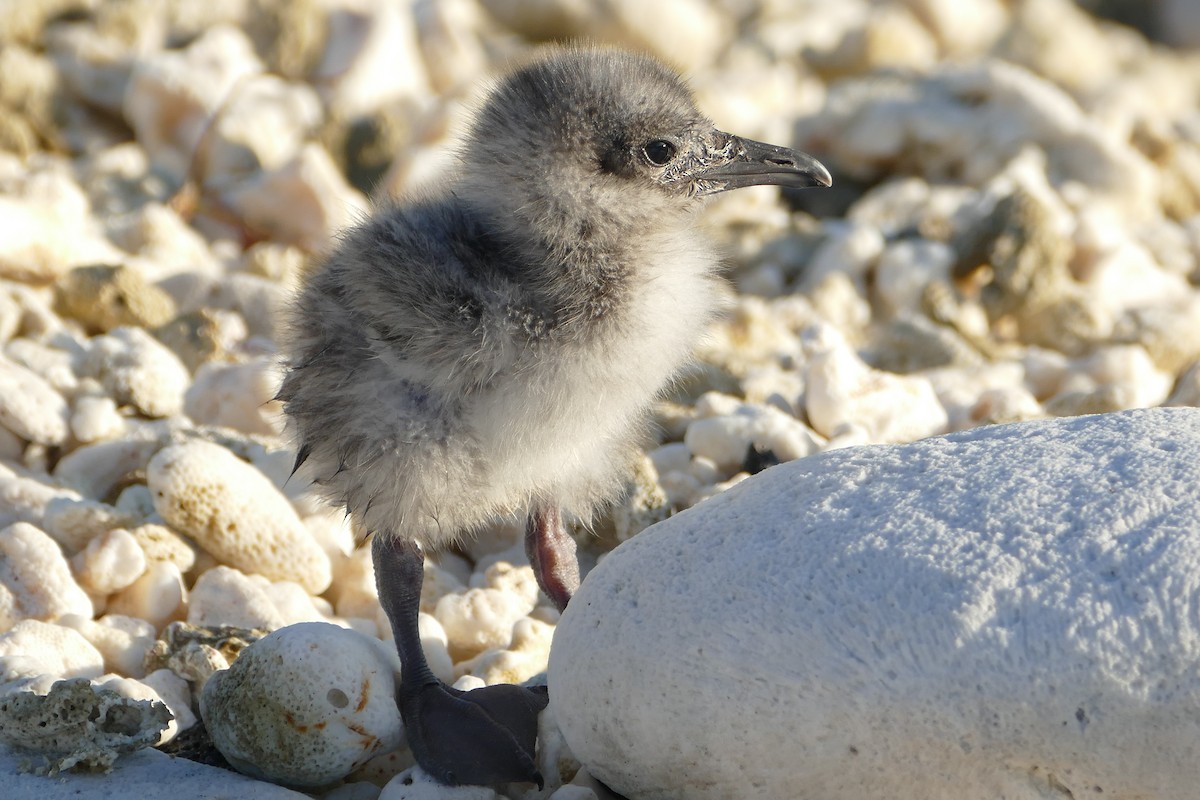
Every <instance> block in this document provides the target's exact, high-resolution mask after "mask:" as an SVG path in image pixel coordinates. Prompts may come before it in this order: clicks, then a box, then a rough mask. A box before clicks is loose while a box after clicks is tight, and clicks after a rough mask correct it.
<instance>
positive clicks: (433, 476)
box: [281, 50, 731, 546]
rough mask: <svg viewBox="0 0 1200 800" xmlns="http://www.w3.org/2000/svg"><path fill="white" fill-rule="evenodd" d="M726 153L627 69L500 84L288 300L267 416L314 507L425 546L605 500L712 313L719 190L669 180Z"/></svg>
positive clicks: (565, 70)
mask: <svg viewBox="0 0 1200 800" xmlns="http://www.w3.org/2000/svg"><path fill="white" fill-rule="evenodd" d="M656 139H665V140H667V141H670V142H672V143H673V144H674V145H675V146H676V147H678V148H679V152H678V155H677V156H676V158H675V159H674V160H673V161H672V163H671V164H669V165H667V166H666V167H659V166H656V165H654V164H653V163H651V162H650V161H649V160H648V158H647V157H646V155H645V154H644V153H643V152H642V147H643V145H644V144H645V143H646V142H648V141H653V140H656ZM730 140H731V137H728V136H727V135H724V134H719V132H715V131H714V130H713V126H712V124H711V122H709V121H708V120H707V119H705V118H704V117H703V116H702V115H701V114H700V113H699V112H698V111H697V110H696V107H695V105H694V103H693V101H692V98H691V94H690V92H689V91H688V89H687V88H686V87H685V85H684V84H683V83H682V82H681V81H680V80H679V78H678V77H677V76H676V75H674V74H673V73H671V72H670V71H669V70H667V69H666V68H664V67H663V66H662V65H660V64H659V63H658V62H656V61H653V60H651V59H648V58H643V57H638V56H634V55H629V54H625V53H619V52H612V51H604V50H582V51H580V50H570V51H562V52H560V53H558V54H557V55H555V56H553V57H551V58H549V59H547V60H544V61H540V62H538V63H535V64H533V65H531V66H528V67H526V68H524V69H521V70H518V71H517V72H516V73H515V74H513V75H512V76H511V77H510V78H508V79H507V80H506V81H504V82H502V83H501V84H500V85H499V86H498V87H497V88H496V89H495V91H494V92H493V93H492V94H491V96H490V98H489V99H488V100H487V102H486V103H485V105H484V106H483V107H482V109H481V110H480V111H479V113H478V116H477V118H476V120H475V123H474V126H473V127H472V129H471V130H470V133H469V135H468V136H467V139H466V142H465V144H464V146H463V150H462V153H463V156H462V165H461V168H460V170H459V171H458V173H457V174H456V175H453V176H447V178H446V180H445V182H444V183H443V184H442V185H441V186H439V187H438V188H437V189H436V190H434V191H432V192H430V193H428V194H427V195H425V196H423V197H420V198H416V199H412V200H409V201H407V202H405V203H401V204H392V205H387V206H385V207H383V208H380V209H379V210H378V211H377V212H376V213H375V214H374V216H373V217H372V218H371V219H370V220H369V221H368V222H366V223H365V224H363V225H361V226H360V227H357V228H355V229H353V230H351V231H350V232H349V233H347V234H346V235H345V236H344V238H343V239H342V241H341V242H340V243H339V244H338V246H337V247H336V249H335V250H334V251H333V253H332V254H331V255H330V256H329V257H328V259H327V261H326V262H325V263H324V265H323V266H321V267H320V268H319V269H318V270H317V271H316V272H315V273H314V274H313V275H312V276H311V279H310V280H309V281H308V284H307V286H306V287H305V289H304V290H303V293H302V294H301V296H300V298H299V301H298V303H297V306H296V309H295V313H294V316H293V321H292V326H291V333H290V336H289V341H288V349H289V351H290V353H291V359H290V363H289V371H288V372H287V375H286V378H285V380H284V383H283V389H282V393H281V398H282V399H283V400H284V401H285V409H286V412H287V415H288V418H289V420H290V423H291V426H292V429H293V431H294V435H295V438H296V441H297V443H298V447H299V450H300V454H301V456H302V460H305V459H306V460H307V462H308V466H307V468H308V473H309V475H311V476H312V477H313V478H314V480H315V481H316V483H317V484H318V485H319V486H320V488H321V491H322V492H323V493H324V494H325V496H326V497H328V498H329V499H330V500H331V501H333V502H334V503H337V504H344V505H345V506H346V508H347V509H348V510H349V512H350V514H352V515H353V516H354V518H355V519H356V520H357V521H358V522H359V523H361V524H362V525H363V527H364V528H365V529H366V530H369V531H372V532H375V533H376V534H384V535H403V536H405V537H410V538H414V539H416V540H418V541H420V542H421V543H422V544H423V545H426V546H429V545H438V544H443V543H445V542H447V541H448V540H450V539H452V538H453V537H455V536H458V535H461V534H463V533H464V532H467V531H470V530H471V529H473V528H476V527H477V526H479V525H481V524H483V523H485V522H486V521H488V520H489V519H492V518H493V517H494V516H495V515H497V514H500V513H511V512H516V513H522V514H523V513H526V512H528V511H529V509H530V508H531V507H532V506H534V505H535V504H541V505H557V506H561V507H563V508H565V509H567V510H568V511H569V512H574V513H575V514H578V515H582V516H586V515H587V514H589V513H590V511H591V510H592V508H593V507H595V506H596V504H597V503H600V502H602V501H603V500H604V499H606V498H608V497H610V496H611V495H612V494H613V492H614V491H615V490H616V489H617V488H618V486H619V484H620V482H621V478H622V476H623V475H625V474H626V470H627V468H628V466H629V463H630V459H631V458H632V457H633V455H634V454H635V452H636V450H637V447H638V445H639V444H640V442H641V439H642V435H643V431H644V429H645V427H646V425H645V420H646V413H647V409H648V407H649V406H650V404H651V402H652V401H653V400H654V398H655V397H656V395H658V393H659V392H660V391H661V390H662V389H663V387H664V386H666V385H667V384H668V382H669V381H670V380H671V378H672V376H673V375H675V374H676V373H677V371H678V370H679V368H680V366H681V365H682V364H683V363H684V362H685V361H686V359H687V358H688V353H689V349H690V348H691V346H692V344H693V342H694V341H695V340H696V338H697V336H698V335H699V334H700V332H701V330H702V329H703V328H704V326H705V324H706V323H708V322H709V320H710V319H711V318H712V317H713V314H714V311H715V310H716V308H717V306H718V286H717V283H716V280H715V279H714V277H713V271H714V257H713V255H712V252H711V250H710V248H709V245H708V244H707V242H706V241H705V240H704V238H703V237H702V236H701V235H700V234H699V233H698V231H697V230H696V227H695V212H696V210H697V208H698V206H699V205H700V204H699V203H698V202H696V199H695V198H696V197H697V196H700V195H703V194H706V193H708V192H710V191H713V190H715V189H718V188H722V187H720V186H716V187H714V186H713V185H711V182H709V184H708V185H706V183H705V182H704V181H693V180H690V179H689V177H688V176H689V174H690V173H692V172H694V171H696V169H697V167H699V166H702V165H704V164H705V163H707V162H708V161H710V160H712V158H713V154H714V153H716V154H720V153H721V152H722V151H723V150H727V149H728V148H729V147H730Z"/></svg>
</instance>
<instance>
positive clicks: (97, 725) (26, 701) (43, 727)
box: [0, 678, 171, 775]
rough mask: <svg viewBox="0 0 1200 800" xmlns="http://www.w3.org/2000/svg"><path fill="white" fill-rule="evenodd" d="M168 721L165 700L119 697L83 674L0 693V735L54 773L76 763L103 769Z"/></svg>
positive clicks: (150, 740) (153, 737)
mask: <svg viewBox="0 0 1200 800" xmlns="http://www.w3.org/2000/svg"><path fill="white" fill-rule="evenodd" d="M170 721H171V712H170V711H168V710H167V707H166V705H165V704H163V703H161V702H154V701H150V700H134V699H131V698H128V697H123V696H121V695H120V694H117V693H116V692H115V691H113V690H111V689H103V688H98V687H96V686H93V685H92V684H91V682H89V681H88V680H86V679H83V678H74V679H70V680H64V681H58V682H57V683H55V684H54V686H52V687H51V689H50V693H49V694H47V695H39V694H35V693H34V692H24V691H18V692H9V693H7V694H4V695H0V740H3V741H4V742H5V743H7V744H8V745H10V746H12V747H17V748H20V749H21V750H24V751H28V752H31V753H34V754H36V755H40V756H42V757H43V758H45V759H46V760H47V766H45V767H43V768H42V769H44V771H46V772H47V773H48V774H51V775H54V774H56V773H58V772H61V771H63V770H68V769H71V768H72V767H75V766H79V767H83V768H87V769H99V770H103V771H105V772H107V771H108V770H109V769H111V768H112V765H113V762H114V761H116V760H117V757H118V756H120V755H121V754H122V753H131V752H133V751H135V750H139V749H141V748H143V747H148V746H150V745H153V744H155V743H156V742H157V741H158V738H159V734H160V733H161V732H162V731H163V730H165V729H166V727H167V724H168V723H169V722H170Z"/></svg>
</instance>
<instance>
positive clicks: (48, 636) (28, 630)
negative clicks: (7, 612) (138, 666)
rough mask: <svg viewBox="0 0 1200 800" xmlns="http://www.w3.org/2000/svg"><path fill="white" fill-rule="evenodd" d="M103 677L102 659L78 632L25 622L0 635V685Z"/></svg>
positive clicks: (98, 652)
mask: <svg viewBox="0 0 1200 800" xmlns="http://www.w3.org/2000/svg"><path fill="white" fill-rule="evenodd" d="M103 674H104V656H102V655H100V651H99V650H97V649H96V648H95V647H93V646H92V645H91V643H89V642H88V640H87V639H85V638H84V637H83V636H82V635H81V634H80V633H79V631H75V630H71V629H70V628H64V627H63V626H62V625H51V624H50V623H48V622H41V621H39V620H35V619H27V620H23V621H21V622H18V623H17V624H16V625H14V626H13V627H12V630H10V631H8V632H7V633H0V683H7V682H8V681H13V680H19V679H21V678H36V677H37V676H39V675H53V676H55V677H59V678H98V677H100V676H101V675H103Z"/></svg>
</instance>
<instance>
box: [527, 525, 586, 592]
mask: <svg viewBox="0 0 1200 800" xmlns="http://www.w3.org/2000/svg"><path fill="white" fill-rule="evenodd" d="M525 555H527V556H528V557H529V563H530V564H532V565H533V573H534V575H536V576H537V582H538V586H541V587H542V591H543V592H545V593H546V596H547V597H549V598H550V601H551V602H552V603H554V605H555V606H556V607H557V608H558V610H559V611H562V610H563V609H565V608H566V607H567V602H568V601H569V600H570V599H571V595H573V594H575V590H576V589H578V588H579V560H578V559H577V558H576V557H575V540H574V539H572V538H571V534H569V533H567V529H566V528H565V527H564V526H563V523H562V514H561V513H560V512H559V509H558V508H557V507H549V508H539V509H536V510H534V512H533V513H531V514H530V515H529V520H528V521H527V522H526V523H525Z"/></svg>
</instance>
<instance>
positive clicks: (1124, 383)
mask: <svg viewBox="0 0 1200 800" xmlns="http://www.w3.org/2000/svg"><path fill="white" fill-rule="evenodd" d="M1077 366H1078V368H1079V369H1081V370H1082V371H1083V372H1084V373H1086V374H1087V375H1088V376H1089V377H1091V378H1092V379H1093V380H1094V381H1096V383H1098V384H1100V385H1101V386H1112V387H1115V388H1116V389H1118V390H1119V391H1120V398H1121V401H1120V407H1121V408H1147V407H1149V406H1156V405H1159V404H1160V403H1162V402H1163V401H1165V400H1166V399H1167V396H1168V395H1170V393H1171V388H1172V387H1173V386H1174V384H1175V378H1174V376H1172V375H1169V374H1167V373H1165V372H1163V371H1161V370H1159V369H1158V368H1157V367H1155V366H1154V362H1153V361H1151V360H1150V356H1148V355H1147V354H1146V351H1145V349H1144V348H1142V347H1140V346H1139V345H1114V346H1112V347H1102V348H1100V349H1098V350H1097V351H1096V352H1095V353H1093V354H1092V355H1090V356H1088V357H1087V358H1083V359H1080V360H1079V361H1078V362H1077Z"/></svg>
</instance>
